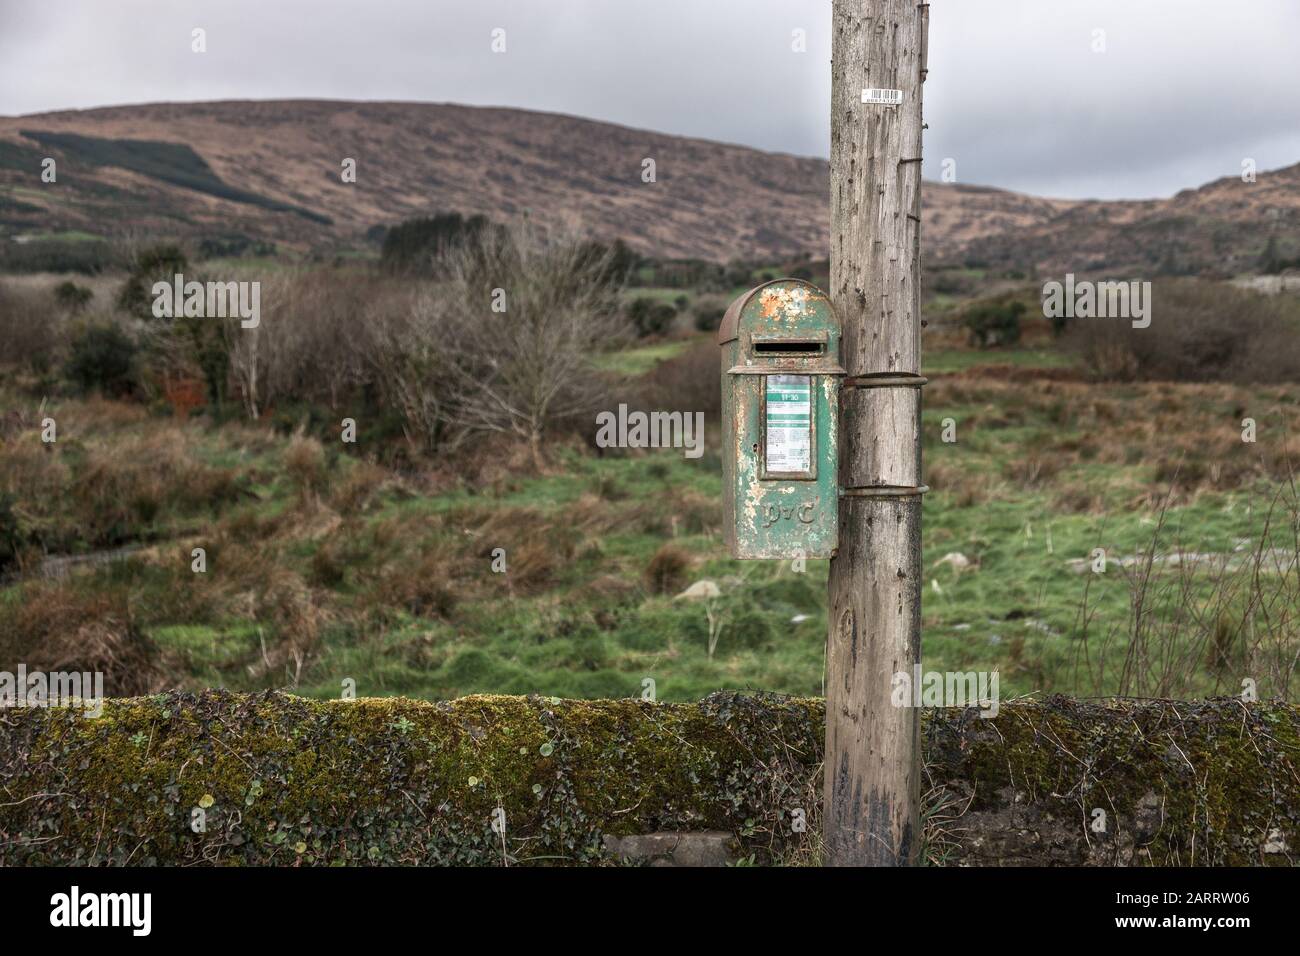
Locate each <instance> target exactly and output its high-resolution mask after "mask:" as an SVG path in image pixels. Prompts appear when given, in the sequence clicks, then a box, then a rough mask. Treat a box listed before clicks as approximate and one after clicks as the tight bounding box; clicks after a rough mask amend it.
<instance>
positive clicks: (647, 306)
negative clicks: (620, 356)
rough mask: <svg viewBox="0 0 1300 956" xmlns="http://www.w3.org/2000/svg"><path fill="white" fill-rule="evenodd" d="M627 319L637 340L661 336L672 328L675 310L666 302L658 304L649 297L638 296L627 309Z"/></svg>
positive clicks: (675, 316)
mask: <svg viewBox="0 0 1300 956" xmlns="http://www.w3.org/2000/svg"><path fill="white" fill-rule="evenodd" d="M627 317H628V318H629V319H630V320H631V321H632V328H633V329H635V330H636V334H637V337H638V338H642V339H644V338H648V337H649V336H652V335H663V334H664V333H665V332H667V331H668V329H669V328H671V327H672V324H673V319H675V318H677V310H676V309H674V308H673V307H672V306H671V305H669V304H668V303H667V302H660V301H659V300H658V299H654V298H651V297H650V296H644V295H643V296H638V297H637V298H635V299H633V300H632V302H631V304H630V305H628V307H627Z"/></svg>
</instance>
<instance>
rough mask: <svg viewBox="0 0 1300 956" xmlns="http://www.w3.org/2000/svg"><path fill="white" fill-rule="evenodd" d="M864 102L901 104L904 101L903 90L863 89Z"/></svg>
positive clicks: (882, 104)
mask: <svg viewBox="0 0 1300 956" xmlns="http://www.w3.org/2000/svg"><path fill="white" fill-rule="evenodd" d="M862 102H864V103H874V104H877V105H879V106H899V105H901V104H902V102H903V91H902V90H874V89H872V90H863V91H862Z"/></svg>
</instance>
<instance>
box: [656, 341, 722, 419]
mask: <svg viewBox="0 0 1300 956" xmlns="http://www.w3.org/2000/svg"><path fill="white" fill-rule="evenodd" d="M638 386H639V392H640V394H639V396H638V398H639V400H640V402H641V403H642V407H644V408H659V409H677V410H681V411H690V412H703V413H704V415H705V418H706V420H708V421H718V420H720V418H721V415H722V388H721V386H720V385H719V383H718V347H717V345H715V344H714V343H713V341H712V340H708V341H704V342H700V343H699V344H698V345H693V346H691V347H690V348H688V349H687V350H686V351H684V352H682V353H680V354H678V355H675V356H673V357H672V358H670V359H665V360H664V361H662V362H660V363H659V364H658V365H656V366H655V367H654V368H653V369H651V370H650V371H649V372H647V373H646V374H645V376H644V377H643V378H642V379H641V381H640V382H639V383H638Z"/></svg>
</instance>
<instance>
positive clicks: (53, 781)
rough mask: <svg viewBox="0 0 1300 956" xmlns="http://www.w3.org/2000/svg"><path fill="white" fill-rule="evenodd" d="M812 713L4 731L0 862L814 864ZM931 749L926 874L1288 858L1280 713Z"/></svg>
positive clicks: (108, 711)
mask: <svg viewBox="0 0 1300 956" xmlns="http://www.w3.org/2000/svg"><path fill="white" fill-rule="evenodd" d="M822 715H823V705H822V702H821V701H820V700H812V699H786V698H776V697H770V696H766V695H757V696H751V695H736V694H717V695H714V696H712V697H710V698H708V699H706V700H704V701H701V702H700V703H699V704H656V703H649V702H645V701H639V700H605V701H577V700H558V699H554V698H541V697H528V698H523V697H466V698H462V699H460V700H456V701H453V702H448V703H426V702H421V701H412V700H406V699H401V698H396V699H372V700H359V701H350V702H344V701H337V702H321V701H311V700H305V699H302V698H297V697H291V696H287V695H283V694H263V695H235V694H229V693H224V692H209V693H204V694H201V695H198V696H194V695H186V694H166V695H160V696H155V697H148V698H132V699H127V700H113V701H109V702H107V703H106V705H105V708H104V713H103V715H102V716H101V717H99V718H97V719H89V718H86V717H84V716H81V715H80V714H79V713H78V712H76V711H67V710H62V709H51V710H41V709H33V710H8V711H3V712H0V785H2V786H3V790H0V864H91V863H95V864H102V863H109V864H125V863H130V864H133V865H134V864H154V863H160V864H192V863H201V862H208V863H213V864H273V865H292V864H295V863H298V862H302V863H310V864H318V865H321V864H338V863H420V864H445V863H465V864H488V865H493V864H495V865H500V864H501V863H502V861H503V859H508V860H509V861H510V862H511V863H538V864H563V863H579V862H596V861H603V860H605V859H606V854H605V852H604V849H603V837H604V836H605V835H606V834H610V835H625V834H633V833H646V832H651V831H660V830H703V829H712V830H729V831H732V832H734V833H736V834H737V835H738V837H739V838H740V840H741V842H742V843H743V844H744V845H745V846H746V847H747V848H748V849H749V850H751V851H753V852H755V853H756V854H757V855H758V858H759V859H760V860H765V859H778V860H781V859H791V858H796V857H797V858H801V859H808V858H810V857H812V858H815V849H816V840H817V818H818V807H819V802H820V784H821V779H820V777H821V746H822ZM924 740H925V746H926V761H927V771H926V772H927V777H928V783H927V787H928V788H929V790H930V792H929V794H928V795H927V800H926V802H927V826H926V834H927V840H928V846H927V850H928V854H929V856H930V857H931V858H932V859H936V860H943V861H946V862H954V863H956V862H981V863H993V862H1013V863H1015V862H1038V863H1051V862H1056V863H1107V862H1132V863H1155V864H1162V863H1183V864H1188V863H1196V864H1202V863H1205V864H1224V863H1237V864H1250V863H1260V862H1282V863H1285V862H1290V858H1291V856H1290V851H1289V849H1288V848H1286V844H1287V843H1288V842H1289V844H1290V845H1291V846H1294V845H1295V843H1296V839H1297V838H1296V836H1295V834H1296V833H1297V823H1298V822H1300V778H1298V777H1297V772H1296V765H1297V763H1298V762H1300V761H1298V760H1297V757H1298V756H1300V718H1298V717H1297V711H1296V710H1295V708H1292V707H1288V706H1283V705H1249V706H1247V705H1243V704H1241V703H1240V702H1238V701H1235V700H1225V701H1212V702H1206V703H1197V704H1181V703H1180V704H1174V703H1146V704H1111V705H1100V704H1093V703H1084V702H1079V701H1071V700H1067V699H1065V698H1052V699H1049V700H1047V701H1045V702H1034V703H1028V702H1026V703H1016V704H1011V705H1004V706H1003V708H1002V711H1001V713H1000V714H999V715H998V716H997V717H996V718H995V719H991V720H984V719H981V718H979V717H978V716H977V715H976V712H973V711H970V712H962V711H937V712H931V713H928V714H927V715H926V723H925V733H924ZM498 808H499V809H500V810H501V811H503V812H504V817H505V832H504V835H502V834H500V833H498V832H496V831H495V830H494V829H493V826H492V823H493V817H494V814H495V813H496V812H497V811H498ZM1097 809H1101V810H1102V811H1104V813H1105V821H1106V828H1105V830H1104V831H1096V830H1094V829H1093V827H1092V826H1090V823H1092V822H1093V821H1095V820H1096V810H1097ZM796 810H803V811H804V813H805V815H806V818H807V820H808V822H809V827H808V828H807V830H806V831H804V832H794V828H793V827H792V825H791V823H792V820H793V819H794V811H796ZM196 811H201V813H196ZM196 818H198V819H202V820H203V822H204V824H205V826H204V828H202V830H201V832H195V829H194V821H195V820H196Z"/></svg>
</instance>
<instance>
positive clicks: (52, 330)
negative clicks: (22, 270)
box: [0, 282, 64, 370]
mask: <svg viewBox="0 0 1300 956" xmlns="http://www.w3.org/2000/svg"><path fill="white" fill-rule="evenodd" d="M63 325H64V319H63V316H62V314H61V312H60V310H59V309H57V308H55V303H54V297H53V296H52V295H51V294H50V293H49V291H47V290H42V289H38V288H34V287H31V286H18V285H14V284H12V283H9V282H0V342H3V343H4V349H3V358H0V362H4V363H6V364H8V363H15V364H23V365H27V366H29V367H31V368H33V369H37V370H43V369H46V368H48V367H49V366H50V365H51V364H52V363H53V360H54V355H55V351H56V349H57V348H58V346H59V343H60V337H61V328H62V326H63Z"/></svg>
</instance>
